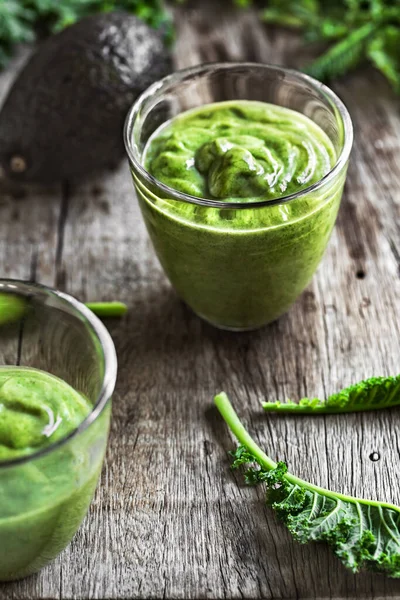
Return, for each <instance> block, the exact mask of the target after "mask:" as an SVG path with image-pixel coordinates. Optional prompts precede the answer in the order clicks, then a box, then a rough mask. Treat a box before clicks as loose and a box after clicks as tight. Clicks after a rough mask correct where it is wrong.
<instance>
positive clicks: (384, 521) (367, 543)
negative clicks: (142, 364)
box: [215, 393, 400, 578]
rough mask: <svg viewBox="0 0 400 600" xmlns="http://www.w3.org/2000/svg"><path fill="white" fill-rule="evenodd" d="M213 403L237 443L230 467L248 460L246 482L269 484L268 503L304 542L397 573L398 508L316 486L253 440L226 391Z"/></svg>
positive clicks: (351, 564)
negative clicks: (295, 474) (274, 459)
mask: <svg viewBox="0 0 400 600" xmlns="http://www.w3.org/2000/svg"><path fill="white" fill-rule="evenodd" d="M215 404H216V406H217V408H218V410H219V412H220V413H221V415H222V417H223V419H224V420H225V422H226V423H227V425H228V427H229V428H230V430H231V431H232V433H233V434H234V435H235V437H236V438H237V439H238V441H239V443H240V445H239V447H238V448H237V450H236V451H235V452H234V453H232V456H233V458H234V462H233V465H232V466H233V467H234V468H237V467H239V466H241V465H247V464H250V467H249V468H248V469H247V471H246V473H245V477H246V481H247V482H248V483H249V484H253V485H254V484H258V483H262V484H265V485H266V488H267V504H268V505H269V506H271V507H272V508H273V509H274V511H275V512H276V514H277V516H278V517H279V518H280V519H281V520H282V521H283V523H284V524H285V525H286V527H287V528H288V529H289V531H290V533H291V534H292V535H293V537H294V539H295V540H296V541H298V542H300V543H302V544H305V543H308V542H325V543H327V544H328V545H329V546H330V547H331V548H332V550H333V552H334V554H335V555H336V556H337V557H338V558H339V559H340V560H341V561H342V563H343V564H344V565H345V566H346V567H347V568H349V569H350V570H351V571H353V572H357V571H359V570H360V569H362V568H366V569H368V570H370V571H376V572H380V573H385V574H386V575H388V576H389V577H397V578H398V577H400V508H399V507H397V506H394V505H392V504H387V503H384V502H375V501H372V500H362V499H359V498H354V497H352V496H345V495H344V494H339V493H336V492H332V491H330V490H326V489H323V488H320V487H318V486H315V485H313V484H311V483H309V482H307V481H304V480H302V479H300V478H298V477H295V476H294V475H292V474H290V473H288V471H287V466H286V464H285V463H283V462H279V463H275V462H274V461H273V460H272V459H271V458H270V457H269V456H267V455H266V454H265V453H264V452H263V451H262V450H261V448H259V446H258V445H257V444H256V443H255V441H254V440H253V439H252V438H251V437H250V435H249V433H248V432H247V431H246V429H245V428H244V426H243V425H242V423H241V422H240V420H239V418H238V416H237V414H236V413H235V411H234V409H233V407H232V405H231V403H230V401H229V399H228V397H227V396H226V394H224V393H221V394H219V395H218V396H216V397H215Z"/></svg>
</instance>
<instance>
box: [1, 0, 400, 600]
mask: <svg viewBox="0 0 400 600" xmlns="http://www.w3.org/2000/svg"><path fill="white" fill-rule="evenodd" d="M229 6H230V5H229ZM176 21H177V27H178V38H177V44H176V64H177V66H178V67H183V66H187V65H190V64H196V63H198V62H203V61H205V60H207V61H208V60H221V59H222V60H241V59H245V60H257V61H265V62H274V63H281V64H287V65H294V66H296V64H300V63H301V61H302V60H303V59H304V49H303V48H302V45H301V42H300V41H299V39H298V38H297V37H295V36H293V35H291V34H289V33H287V32H283V31H281V30H279V31H278V30H268V29H265V28H264V27H263V26H262V25H261V24H260V23H259V21H258V19H257V16H256V15H255V13H254V12H252V11H247V12H243V13H242V12H241V13H240V14H239V13H238V11H235V10H233V9H232V8H231V7H230V8H229V9H226V8H225V9H224V8H219V5H216V3H211V4H210V5H208V4H206V3H205V2H203V3H201V2H199V3H198V4H197V7H196V6H194V7H193V6H189V7H187V8H179V9H177V10H176ZM8 80H9V74H8V73H6V74H4V75H3V76H2V79H1V81H0V88H1V89H2V90H4V89H5V88H6V85H7V84H8ZM334 87H335V89H336V90H337V92H338V93H339V94H340V96H341V97H342V98H343V100H344V101H345V102H346V104H347V105H348V107H349V109H350V112H351V115H352V117H353V120H354V124H355V130H356V141H355V147H354V151H353V156H352V161H351V165H350V169H349V175H348V182H347V185H346V192H345V196H344V199H343V203H342V207H341V210H340V214H339V219H338V223H337V226H336V229H335V231H334V234H333V236H332V239H331V242H330V245H329V248H328V251H327V253H326V255H325V258H324V260H323V263H322V265H321V267H320V269H319V270H318V273H317V275H316V276H315V277H314V280H313V282H312V284H311V285H310V286H309V288H308V289H307V291H306V292H304V294H303V295H302V296H301V298H300V299H299V300H298V302H297V303H296V304H295V305H294V306H293V308H292V309H291V310H290V312H289V313H288V314H287V315H286V316H284V317H282V318H281V319H280V320H279V321H278V322H276V323H274V324H272V325H271V326H269V327H267V328H265V329H263V330H260V331H258V332H255V333H251V334H230V333H223V332H220V331H217V330H214V329H212V328H211V327H209V326H208V325H206V324H205V323H203V322H201V321H200V320H199V319H198V318H196V317H195V316H194V315H193V314H192V313H191V312H190V311H189V310H188V309H187V308H186V307H185V306H183V305H182V304H181V302H180V301H179V300H178V299H177V298H176V296H175V294H174V293H173V291H172V290H171V289H170V287H169V284H168V283H167V281H166V279H165V277H164V275H163V273H162V271H161V269H160V266H159V265H158V263H157V261H156V259H155V256H154V254H153V251H152V248H151V246H150V243H149V240H148V237H147V234H146V232H145V229H144V226H143V224H142V221H141V217H140V213H139V209H138V207H137V204H136V200H135V197H134V192H133V187H132V184H131V181H130V176H129V171H128V168H127V165H126V164H124V165H122V166H121V168H120V169H119V170H118V171H116V172H110V173H107V174H105V175H104V176H103V177H101V178H100V177H99V179H98V180H96V181H95V182H88V183H85V184H82V185H80V186H79V187H71V186H64V188H63V189H59V190H54V191H53V192H51V193H47V195H46V196H44V195H43V193H41V192H40V191H32V192H31V191H30V192H28V195H27V196H26V197H25V198H23V199H20V200H18V201H17V200H15V199H13V198H12V197H11V196H10V197H8V196H7V197H6V194H5V193H4V194H3V196H2V203H1V205H0V264H1V275H7V276H14V277H24V278H26V277H35V278H36V279H37V280H38V281H41V282H43V283H46V284H51V285H54V286H57V287H59V288H62V289H65V290H67V291H68V292H70V293H72V294H75V295H76V296H79V297H80V298H81V299H82V300H107V299H119V300H122V301H125V302H127V303H128V304H129V308H130V311H129V314H128V315H127V317H125V318H124V319H123V320H122V321H119V322H117V323H112V324H110V330H111V333H112V335H113V337H114V340H115V343H116V347H117V352H118V356H119V379H118V385H117V391H116V394H115V398H114V411H113V423H112V432H111V439H110V445H109V451H108V456H107V461H106V465H105V469H104V472H103V477H102V482H101V485H100V487H99V489H98V491H97V493H96V497H95V500H94V502H93V504H92V507H91V509H90V512H89V515H88V517H87V519H86V521H85V523H84V526H83V527H82V528H81V529H80V531H79V533H78V534H77V536H76V537H75V539H74V540H73V542H72V544H71V545H70V546H69V548H68V549H67V550H66V551H65V552H64V553H63V554H62V555H61V557H60V558H59V559H58V560H56V561H55V562H54V563H53V564H52V565H51V566H49V567H48V568H47V569H44V570H43V571H42V572H41V573H40V574H38V575H36V576H33V577H30V578H28V579H26V580H24V581H21V582H18V583H14V584H7V585H2V586H0V599H1V600H8V599H10V600H11V599H15V600H16V599H21V600H22V599H24V600H33V599H55V598H62V599H81V598H93V599H94V598H96V599H102V598H110V599H111V598H112V599H117V598H146V599H147V598H149V599H150V598H171V599H172V598H174V599H175V598H176V599H178V598H179V599H199V598H229V599H234V598H235V599H236V598H254V599H255V598H304V599H305V598H374V599H380V598H382V599H383V598H398V597H400V581H394V580H389V579H386V578H385V577H383V576H374V575H371V574H366V573H362V574H359V575H356V576H355V575H352V574H351V573H349V572H348V571H346V570H345V569H344V568H343V567H342V566H341V564H340V563H339V562H338V561H337V560H336V559H335V558H334V557H333V556H332V554H331V553H330V551H329V550H328V549H327V548H326V547H325V546H324V545H318V546H317V545H307V546H300V545H298V544H296V543H294V542H293V541H292V539H291V537H290V535H289V534H288V533H287V532H286V530H285V529H284V527H283V526H281V525H280V524H279V523H278V522H277V521H276V519H275V517H274V515H273V513H272V511H271V510H269V509H267V508H266V507H264V502H263V494H262V491H261V490H254V489H250V488H246V487H244V486H243V484H242V477H241V475H240V474H232V473H231V472H230V470H229V463H228V460H227V450H229V449H231V448H232V447H233V443H232V440H231V438H230V436H229V434H228V433H227V431H226V428H225V427H224V425H223V424H222V423H221V421H220V419H219V418H218V416H217V415H216V412H215V411H214V410H213V409H212V402H211V400H212V397H213V395H214V394H215V393H216V392H218V391H220V390H221V389H225V390H226V391H227V392H228V393H230V394H231V397H232V400H233V402H234V404H235V406H236V407H237V408H238V412H239V413H240V415H241V416H242V417H243V418H244V420H245V421H246V422H247V424H248V425H249V428H250V430H251V431H252V432H253V433H254V435H255V437H256V439H257V440H258V441H259V442H260V444H261V445H262V446H263V447H265V448H266V449H267V450H268V452H269V453H270V455H271V456H272V457H273V458H279V459H284V460H286V461H288V463H289V465H290V467H291V470H292V471H294V472H296V473H298V474H299V475H301V476H303V477H305V478H307V479H309V480H310V481H312V482H314V483H318V484H321V485H324V486H330V487H331V488H333V489H336V490H340V491H342V492H347V493H352V494H356V495H360V496H364V497H367V496H368V497H371V498H377V499H382V500H387V501H392V502H396V503H400V485H399V481H400V478H399V474H400V472H399V454H400V439H399V425H400V413H399V411H398V410H395V409H393V410H388V411H382V412H376V413H366V414H364V415H363V414H357V415H345V416H325V417H324V416H322V417H315V418H308V417H304V418H296V417H290V416H285V417H283V416H276V415H270V416H266V415H264V414H263V413H262V411H261V409H260V400H261V399H263V398H265V397H267V398H269V399H275V398H281V399H282V398H285V397H287V396H290V397H292V398H293V399H296V398H299V397H301V396H305V395H312V396H314V395H316V396H321V397H324V396H325V395H326V394H329V393H331V392H334V391H336V390H338V389H340V388H341V387H343V386H346V385H349V384H351V383H352V382H354V381H357V380H360V379H362V378H364V377H368V376H372V375H387V374H394V373H398V372H399V362H400V361H399V356H400V352H399V339H400V331H399V328H400V327H399V320H398V314H399V310H400V301H399V291H400V272H399V269H400V215H399V203H400V193H399V190H400V163H399V158H398V157H399V154H400V147H399V146H400V116H399V110H398V99H396V98H395V97H394V96H393V94H392V92H391V91H390V90H389V88H388V86H387V84H386V83H385V82H384V81H383V79H382V78H381V77H380V76H379V75H378V74H376V73H374V72H372V71H369V70H366V71H360V72H358V73H357V74H354V75H351V76H348V77H347V78H344V79H342V80H341V82H340V83H337V84H336V85H335V86H334ZM33 257H34V258H33ZM32 265H33V266H34V268H33V267H32ZM372 452H379V455H380V460H378V461H377V462H373V461H371V460H370V458H369V456H370V454H371V453H372Z"/></svg>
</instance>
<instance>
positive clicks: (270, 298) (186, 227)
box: [125, 63, 353, 331]
mask: <svg viewBox="0 0 400 600" xmlns="http://www.w3.org/2000/svg"><path fill="white" fill-rule="evenodd" d="M352 140H353V131H352V124H351V119H350V116H349V114H348V112H347V109H346V107H345V106H344V105H343V103H342V102H341V100H340V99H339V98H338V97H337V96H336V95H335V94H334V93H333V92H332V91H331V90H330V89H329V88H328V87H326V86H325V85H323V84H321V83H320V82H318V81H316V80H314V79H312V78H311V77H308V76H307V75H304V74H303V73H300V72H297V71H293V70H290V69H284V68H282V67H278V66H272V65H265V64H253V63H217V64H209V65H200V66H197V67H193V68H190V69H186V70H184V71H180V72H177V73H175V74H173V75H170V76H168V77H166V78H164V79H162V80H161V81H159V82H157V83H155V84H154V85H152V86H151V87H150V88H149V89H148V90H147V91H146V92H145V93H144V94H142V96H141V97H140V98H139V99H138V100H137V101H136V102H135V104H134V105H133V106H132V108H131V110H130V112H129V114H128V117H127V120H126V125H125V145H126V149H127V153H128V156H129V161H130V165H131V171H132V176H133V180H134V184H135V187H136V191H137V197H138V200H139V203H140V207H141V211H142V214H143V218H144V221H145V223H146V226H147V229H148V232H149V235H150V238H151V240H152V242H153V245H154V248H155V251H156V253H157V256H158V258H159V260H160V263H161V265H162V266H163V268H164V270H165V273H166V274H167V276H168V278H169V280H170V281H171V283H172V285H173V286H174V288H175V289H176V291H177V293H178V294H179V296H180V297H181V298H182V299H183V300H184V301H185V302H186V303H187V304H188V305H189V306H190V307H191V308H192V309H193V311H194V312H195V313H197V314H198V315H199V316H200V317H202V318H203V319H205V320H206V321H208V322H209V323H211V324H213V325H215V326H217V327H220V328H224V329H231V330H235V331H242V330H248V329H255V328H258V327H261V326H263V325H266V324H267V323H270V322H271V321H273V320H275V319H276V318H277V317H279V316H280V315H282V314H283V313H285V312H286V311H287V310H288V309H289V307H290V306H291V304H292V303H293V302H294V301H295V300H296V298H297V297H298V296H299V294H300V293H301V292H302V291H303V290H304V288H305V287H306V286H307V285H308V283H309V282H310V280H311V278H312V276H313V274H314V272H315V270H316V268H317V266H318V264H319V262H320V260H321V258H322V256H323V254H324V251H325V248H326V245H327V243H328V240H329V237H330V235H331V232H332V228H333V226H334V223H335V219H336V215H337V212H338V208H339V204H340V200H341V196H342V190H343V185H344V182H345V177H346V171H347V164H348V160H349V155H350V151H351V147H352Z"/></svg>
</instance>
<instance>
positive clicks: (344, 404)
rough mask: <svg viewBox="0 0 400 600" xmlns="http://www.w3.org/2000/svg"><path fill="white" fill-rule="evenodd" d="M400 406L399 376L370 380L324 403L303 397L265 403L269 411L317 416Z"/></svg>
mask: <svg viewBox="0 0 400 600" xmlns="http://www.w3.org/2000/svg"><path fill="white" fill-rule="evenodd" d="M399 404H400V375H397V376H396V377H371V378H370V379H365V380H364V381H360V383H356V384H354V385H351V386H350V387H348V388H345V389H344V390H342V391H340V392H338V393H337V394H332V396H329V397H328V398H327V399H326V400H320V399H318V398H302V399H301V400H300V401H299V402H298V403H296V402H293V401H292V400H288V401H287V402H264V403H263V408H264V410H266V411H268V412H281V413H296V414H320V413H326V414H328V413H344V412H359V411H366V410H379V409H381V408H390V407H392V406H397V405H399Z"/></svg>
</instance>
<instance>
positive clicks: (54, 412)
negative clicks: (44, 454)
mask: <svg viewBox="0 0 400 600" xmlns="http://www.w3.org/2000/svg"><path fill="white" fill-rule="evenodd" d="M91 409H92V407H91V404H90V403H89V401H88V400H86V399H85V398H84V397H83V396H82V395H81V394H79V393H78V392H76V391H75V390H74V389H73V388H71V387H70V386H69V385H68V384H66V383H65V382H64V381H62V380H61V379H58V378H57V377H54V376H52V375H50V374H48V373H43V372H41V371H36V370H34V369H19V368H18V367H17V368H12V367H0V461H1V460H5V459H10V458H15V457H19V456H25V455H27V454H32V453H33V452H36V451H37V450H39V449H41V448H45V447H46V446H49V445H50V444H52V443H54V442H56V441H58V440H60V439H62V438H64V437H66V436H67V435H68V434H69V433H71V431H73V430H74V429H76V428H77V427H78V425H79V424H80V423H81V422H82V421H83V420H84V419H85V417H86V416H87V415H88V414H89V413H90V411H91Z"/></svg>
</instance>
